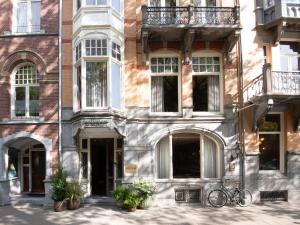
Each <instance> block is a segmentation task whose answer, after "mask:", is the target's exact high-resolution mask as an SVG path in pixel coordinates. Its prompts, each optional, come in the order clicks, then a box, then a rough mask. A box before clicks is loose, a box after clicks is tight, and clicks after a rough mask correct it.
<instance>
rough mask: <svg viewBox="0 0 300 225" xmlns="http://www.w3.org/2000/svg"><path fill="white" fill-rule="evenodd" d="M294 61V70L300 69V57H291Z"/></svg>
mask: <svg viewBox="0 0 300 225" xmlns="http://www.w3.org/2000/svg"><path fill="white" fill-rule="evenodd" d="M291 63H292V71H300V57H297V56H295V57H292V58H291Z"/></svg>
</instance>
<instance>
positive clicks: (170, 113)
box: [149, 112, 182, 117]
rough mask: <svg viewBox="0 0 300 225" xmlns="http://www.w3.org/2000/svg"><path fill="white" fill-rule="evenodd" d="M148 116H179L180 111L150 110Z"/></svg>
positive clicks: (180, 114)
mask: <svg viewBox="0 0 300 225" xmlns="http://www.w3.org/2000/svg"><path fill="white" fill-rule="evenodd" d="M149 116H150V117H180V116H182V113H181V112H150V114H149Z"/></svg>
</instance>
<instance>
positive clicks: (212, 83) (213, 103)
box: [208, 75, 220, 112]
mask: <svg viewBox="0 0 300 225" xmlns="http://www.w3.org/2000/svg"><path fill="white" fill-rule="evenodd" d="M208 111H209V112H218V111H220V86H219V76H214V75H212V76H208Z"/></svg>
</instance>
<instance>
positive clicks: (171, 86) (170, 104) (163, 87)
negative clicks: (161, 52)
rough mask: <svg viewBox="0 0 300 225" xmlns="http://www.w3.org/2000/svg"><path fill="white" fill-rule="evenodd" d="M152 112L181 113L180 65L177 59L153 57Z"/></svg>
mask: <svg viewBox="0 0 300 225" xmlns="http://www.w3.org/2000/svg"><path fill="white" fill-rule="evenodd" d="M150 62H151V66H150V68H151V111H152V112H178V111H179V79H178V76H179V64H178V58H177V57H152V58H151V60H150Z"/></svg>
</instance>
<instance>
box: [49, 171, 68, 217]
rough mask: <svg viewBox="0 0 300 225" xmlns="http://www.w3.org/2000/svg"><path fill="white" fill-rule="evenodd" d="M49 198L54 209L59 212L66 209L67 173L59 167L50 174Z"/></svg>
mask: <svg viewBox="0 0 300 225" xmlns="http://www.w3.org/2000/svg"><path fill="white" fill-rule="evenodd" d="M51 181H52V189H51V198H52V199H53V200H54V211H56V212H61V211H63V210H65V209H66V197H67V196H66V189H67V174H66V173H65V172H64V171H63V169H62V168H61V167H60V168H58V170H57V172H56V173H55V174H54V175H53V176H52V178H51Z"/></svg>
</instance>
